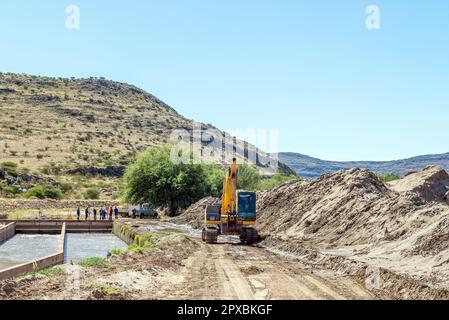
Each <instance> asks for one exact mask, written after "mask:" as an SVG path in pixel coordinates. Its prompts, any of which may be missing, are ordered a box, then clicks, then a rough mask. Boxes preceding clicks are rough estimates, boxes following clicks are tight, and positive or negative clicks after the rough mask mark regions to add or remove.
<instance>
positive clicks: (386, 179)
mask: <svg viewBox="0 0 449 320" xmlns="http://www.w3.org/2000/svg"><path fill="white" fill-rule="evenodd" d="M377 177H378V178H379V180H380V181H382V182H390V181H394V180H398V179H399V176H398V175H396V174H394V173H387V174H378V175H377Z"/></svg>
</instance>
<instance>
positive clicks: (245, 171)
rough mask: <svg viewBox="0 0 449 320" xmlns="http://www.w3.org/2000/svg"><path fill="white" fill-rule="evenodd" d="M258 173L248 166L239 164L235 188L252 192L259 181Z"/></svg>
mask: <svg viewBox="0 0 449 320" xmlns="http://www.w3.org/2000/svg"><path fill="white" fill-rule="evenodd" d="M260 179H261V178H260V173H259V170H257V168H255V167H254V166H250V165H248V164H239V172H238V178H237V188H238V189H244V190H254V189H256V187H257V184H258V183H259V181H260Z"/></svg>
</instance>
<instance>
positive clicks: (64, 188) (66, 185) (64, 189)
mask: <svg viewBox="0 0 449 320" xmlns="http://www.w3.org/2000/svg"><path fill="white" fill-rule="evenodd" d="M59 188H61V190H62V192H64V193H67V192H69V191H72V190H73V186H72V185H71V184H70V183H68V182H62V183H60V184H59Z"/></svg>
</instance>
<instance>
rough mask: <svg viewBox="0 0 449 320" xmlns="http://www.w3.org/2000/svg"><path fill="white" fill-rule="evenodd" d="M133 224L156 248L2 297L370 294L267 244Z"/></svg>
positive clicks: (32, 282) (7, 288)
mask: <svg viewBox="0 0 449 320" xmlns="http://www.w3.org/2000/svg"><path fill="white" fill-rule="evenodd" d="M138 228H141V229H142V230H143V231H148V230H151V231H152V232H155V233H156V234H158V235H159V237H162V238H161V239H160V241H161V242H160V244H159V245H158V246H157V248H155V249H150V250H146V251H143V252H128V253H125V254H122V255H116V256H112V257H111V259H110V261H109V265H108V266H106V267H101V266H99V267H92V268H80V269H79V279H78V281H79V288H78V289H76V290H74V289H73V288H72V286H68V285H67V284H68V283H69V282H70V281H71V279H72V278H73V274H71V275H70V274H67V273H66V274H61V275H56V276H50V277H47V276H44V275H38V276H28V277H25V278H23V279H18V280H13V281H6V282H3V283H1V282H0V299H69V300H70V299H83V300H90V299H107V300H110V299H132V300H134V299H144V300H145V299H150V300H153V299H165V300H170V299H180V300H187V299H193V300H205V299H223V300H270V299H274V300H281V299H286V300H313V299H320V300H323V299H326V300H345V299H358V300H360V299H373V298H375V296H374V295H372V294H371V293H370V292H369V291H367V290H366V289H365V288H364V286H363V284H360V283H357V282H356V281H355V280H354V279H353V278H351V277H347V276H341V275H337V274H335V273H333V272H330V271H325V270H322V269H319V270H318V269H314V270H312V269H311V268H310V267H308V266H304V265H302V264H300V263H299V262H298V261H295V260H293V259H289V258H287V257H284V256H282V255H279V254H275V253H272V252H270V251H268V250H267V249H264V248H260V247H256V246H243V245H240V243H239V239H238V237H237V238H233V237H220V239H219V243H218V244H216V245H207V244H205V243H203V242H202V241H201V238H200V235H199V234H198V232H196V230H193V229H185V228H182V227H181V226H176V225H173V224H164V223H157V222H147V223H144V224H140V225H139V226H138ZM62 268H65V269H67V268H69V269H70V268H72V266H70V265H65V266H62ZM69 280H70V281H69Z"/></svg>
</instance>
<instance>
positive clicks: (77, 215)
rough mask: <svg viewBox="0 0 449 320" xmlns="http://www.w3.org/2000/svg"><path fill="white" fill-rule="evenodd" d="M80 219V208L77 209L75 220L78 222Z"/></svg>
mask: <svg viewBox="0 0 449 320" xmlns="http://www.w3.org/2000/svg"><path fill="white" fill-rule="evenodd" d="M80 217H81V210H80V207H78V210H76V219H77V220H78V221H80Z"/></svg>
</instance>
